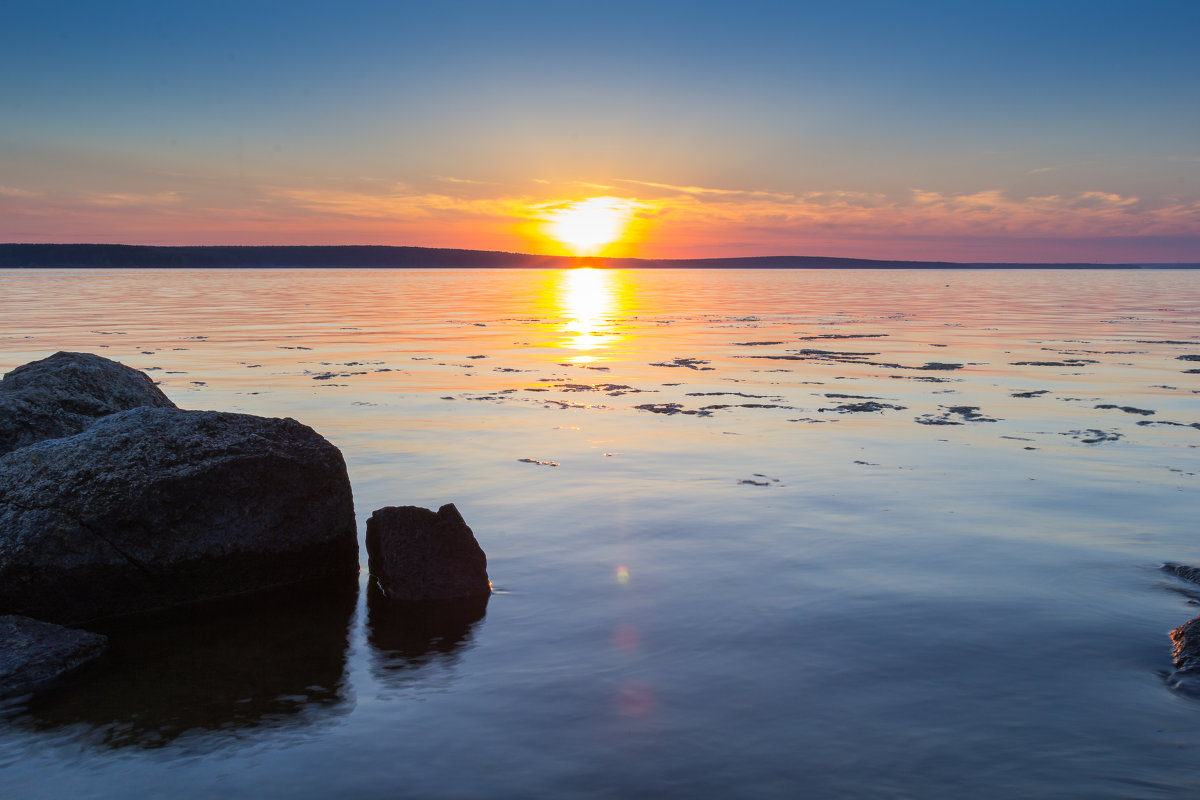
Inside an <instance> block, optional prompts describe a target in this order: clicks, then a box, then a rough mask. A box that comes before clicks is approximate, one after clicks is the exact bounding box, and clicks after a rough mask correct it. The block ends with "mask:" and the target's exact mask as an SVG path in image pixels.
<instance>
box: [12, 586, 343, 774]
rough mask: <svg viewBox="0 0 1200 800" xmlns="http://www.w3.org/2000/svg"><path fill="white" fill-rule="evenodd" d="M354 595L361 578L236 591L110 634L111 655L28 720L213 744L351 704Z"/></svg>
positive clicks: (47, 727) (151, 741) (125, 738)
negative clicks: (304, 587)
mask: <svg viewBox="0 0 1200 800" xmlns="http://www.w3.org/2000/svg"><path fill="white" fill-rule="evenodd" d="M357 600H358V581H357V577H355V578H354V579H353V580H351V581H349V582H346V583H344V584H343V583H339V584H338V585H336V586H334V587H329V588H328V589H324V588H323V589H322V590H321V591H318V592H312V593H309V594H306V595H304V596H299V595H298V594H297V593H296V592H295V591H294V590H293V591H291V592H290V593H288V594H278V595H274V596H270V597H266V598H240V599H238V600H237V601H229V602H226V603H223V604H221V605H220V606H219V607H217V606H213V607H204V608H203V609H200V610H195V609H193V610H188V611H186V612H180V613H179V614H176V615H172V616H171V618H169V619H165V618H157V619H155V620H154V621H152V622H147V621H142V622H140V623H139V624H137V625H133V624H126V625H123V626H120V627H118V628H116V629H114V630H110V631H106V632H107V633H109V634H110V636H111V637H112V642H113V648H112V655H111V657H110V658H109V661H108V663H107V664H106V665H104V667H102V668H100V669H98V670H97V671H96V672H94V673H92V674H91V675H89V676H88V677H87V679H86V680H83V681H81V682H80V683H79V684H77V685H75V686H72V687H70V688H68V689H65V690H64V691H62V692H60V693H56V694H53V695H50V696H48V697H46V698H45V699H44V700H41V701H39V702H37V703H35V704H34V705H32V706H31V707H30V708H29V709H28V710H27V711H26V713H25V714H23V715H22V721H23V722H24V723H25V724H27V725H29V726H30V727H33V728H35V729H37V730H41V731H46V732H51V731H55V730H59V729H67V728H70V727H74V728H75V729H76V730H77V731H78V733H79V735H80V736H81V737H82V738H83V739H84V740H86V741H90V742H92V743H94V744H97V745H101V746H105V747H111V748H121V747H138V748H157V747H164V746H167V745H171V744H173V743H175V742H176V740H179V739H180V738H181V737H184V735H185V734H187V735H188V736H187V737H185V738H186V741H187V742H188V748H187V749H189V750H194V749H197V748H198V749H201V750H211V749H216V748H218V747H220V746H221V745H222V744H223V743H234V742H240V741H242V740H243V738H244V737H243V736H242V735H241V733H242V732H244V731H246V730H248V729H256V728H265V729H271V730H276V729H279V728H283V727H295V726H307V725H312V724H314V723H317V722H319V721H320V720H322V719H326V718H328V717H330V716H334V715H341V714H345V713H348V712H349V711H350V710H351V709H352V708H353V702H352V698H351V697H350V696H349V695H348V691H347V680H346V674H347V668H346V657H347V650H348V646H349V631H350V623H351V619H352V617H353V615H354V609H355V606H356V605H357ZM217 731H219V732H220V734H221V735H220V736H218V737H213V736H211V735H210V736H205V734H208V733H211V732H217Z"/></svg>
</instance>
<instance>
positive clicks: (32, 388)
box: [0, 352, 175, 454]
mask: <svg viewBox="0 0 1200 800" xmlns="http://www.w3.org/2000/svg"><path fill="white" fill-rule="evenodd" d="M141 406H150V407H152V408H174V407H175V404H174V403H172V402H171V401H170V400H169V399H167V396H166V395H165V394H163V393H162V391H160V390H159V388H158V387H157V386H155V385H154V382H153V381H152V380H150V378H149V376H147V375H146V374H145V373H144V372H139V371H137V370H136V369H132V368H131V367H127V366H125V365H123V364H119V363H117V362H116V361H110V360H109V359H107V358H102V357H101V356H97V355H93V354H91V353H66V352H60V353H55V354H54V355H52V356H50V357H48V358H43V359H42V360H40V361H31V362H30V363H28V364H23V365H21V366H19V367H17V368H16V369H14V370H13V371H12V372H9V373H8V374H7V375H5V376H4V378H3V379H0V454H3V453H7V452H10V451H12V450H16V449H17V448H19V447H24V446H26V445H30V444H33V443H35V442H40V441H44V440H46V439H57V438H60V437H63V436H73V435H75V434H77V433H80V432H82V431H83V430H85V429H87V428H88V427H89V426H90V425H92V424H93V423H95V422H96V420H98V419H100V418H102V417H105V416H108V415H109V414H115V413H117V412H120V411H128V410H129V409H131V408H139V407H141Z"/></svg>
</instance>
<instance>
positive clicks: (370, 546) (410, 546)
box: [367, 503, 492, 601]
mask: <svg viewBox="0 0 1200 800" xmlns="http://www.w3.org/2000/svg"><path fill="white" fill-rule="evenodd" d="M367 559H368V569H370V571H371V575H372V576H374V578H375V579H376V581H378V584H379V587H380V588H381V589H382V590H383V592H384V594H385V595H386V596H387V597H389V598H390V599H393V600H403V601H424V600H459V599H468V598H487V597H488V596H489V595H490V594H491V592H492V585H491V582H490V581H489V580H488V574H487V556H486V555H484V553H483V549H482V548H480V546H479V542H478V541H476V540H475V534H474V533H472V531H471V529H470V528H469V527H467V523H466V522H465V521H463V518H462V515H461V514H459V513H458V509H457V508H455V507H454V504H453V503H447V504H446V505H444V506H442V507H441V508H439V509H438V510H437V513H434V512H433V511H430V510H429V509H427V508H419V507H417V506H388V507H386V508H381V509H379V510H378V511H376V512H375V513H373V514H372V515H371V518H370V519H368V520H367Z"/></svg>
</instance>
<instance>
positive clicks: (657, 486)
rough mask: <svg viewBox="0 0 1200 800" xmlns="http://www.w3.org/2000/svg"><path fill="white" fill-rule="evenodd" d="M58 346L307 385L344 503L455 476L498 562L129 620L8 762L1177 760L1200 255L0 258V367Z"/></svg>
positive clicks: (473, 770) (1162, 787)
mask: <svg viewBox="0 0 1200 800" xmlns="http://www.w3.org/2000/svg"><path fill="white" fill-rule="evenodd" d="M57 350H83V351H92V352H96V353H100V354H103V355H106V356H108V357H110V358H114V359H116V360H119V361H121V362H123V363H125V364H128V365H130V366H134V367H137V368H139V369H143V370H146V371H147V372H148V373H149V374H150V375H151V376H153V377H154V378H155V379H156V380H159V381H161V384H162V388H163V389H164V391H166V393H167V394H168V395H169V396H170V397H171V398H172V399H174V400H175V401H176V402H177V403H178V404H179V405H180V406H181V407H184V408H194V409H219V410H227V411H242V412H248V413H255V414H262V415H270V416H292V417H295V418H297V419H300V420H301V421H303V422H305V423H307V424H309V425H311V426H312V427H314V428H316V429H317V430H318V431H319V432H321V433H322V434H324V435H325V436H326V437H327V438H329V439H330V440H331V441H333V442H334V443H335V444H336V445H338V446H339V447H340V448H341V449H342V452H343V453H344V454H345V456H346V460H347V462H348V464H349V469H350V477H351V481H352V483H353V485H354V491H355V501H356V507H357V511H358V515H359V522H360V530H361V528H362V524H363V521H364V520H365V518H366V517H367V516H369V514H370V512H371V511H373V510H374V509H376V508H379V507H382V506H385V505H402V504H412V505H423V506H427V507H434V508H436V507H437V506H438V505H440V504H442V503H446V502H454V503H456V504H457V505H458V507H459V509H460V510H461V511H462V513H463V515H464V517H465V518H466V520H467V521H468V523H469V524H470V525H471V526H472V527H473V529H474V530H475V533H476V536H477V538H478V539H479V541H480V543H481V544H482V545H483V548H484V549H485V550H486V551H487V553H488V557H489V572H490V574H491V577H492V580H493V583H494V584H495V586H496V588H497V590H498V592H497V594H496V595H494V596H493V597H492V599H491V601H490V603H489V605H488V607H487V611H486V614H485V615H484V616H483V617H482V618H476V617H478V615H477V614H474V615H466V616H461V615H460V616H458V617H455V616H453V615H450V616H449V617H448V618H445V619H433V620H413V619H404V618H399V619H398V618H396V617H395V615H394V614H389V613H388V612H389V609H388V608H387V607H386V606H383V607H381V606H379V605H377V604H376V603H374V602H372V600H373V598H370V597H368V594H367V592H365V591H359V590H357V589H355V588H354V587H351V588H350V589H349V590H348V591H347V592H346V593H345V595H344V596H338V597H334V598H329V599H326V600H323V601H322V602H320V603H318V604H315V606H314V604H312V603H290V604H286V605H285V606H284V607H282V608H273V609H272V608H267V609H260V608H253V609H246V610H245V611H244V612H243V613H239V614H236V615H234V616H233V617H230V618H224V619H217V620H213V619H202V620H201V619H198V620H195V621H194V622H192V623H191V624H189V625H186V626H183V627H181V628H179V629H176V630H172V631H141V632H137V631H135V632H130V633H127V634H125V635H124V636H123V637H121V638H119V639H118V645H119V647H118V655H117V657H116V658H115V659H114V663H113V664H112V665H110V667H109V668H108V669H107V670H104V671H101V672H99V673H97V674H94V675H93V676H92V677H91V679H90V680H88V681H85V682H83V683H81V684H80V685H78V686H76V687H74V688H73V689H71V690H69V691H66V692H64V693H62V694H60V695H58V696H56V697H54V698H52V699H50V700H48V701H47V702H44V703H41V704H39V705H36V706H34V707H32V708H25V709H20V708H18V709H10V710H9V711H8V712H7V715H6V717H5V718H4V719H3V720H0V781H2V785H3V787H4V789H3V793H4V796H5V797H40V796H50V795H52V794H53V795H55V796H70V797H92V796H112V797H129V796H138V797H179V796H195V795H199V796H208V795H211V794H215V793H220V794H221V795H223V796H225V797H231V798H232V797H289V798H296V797H328V796H357V797H420V798H474V797H488V798H530V797H553V798H561V797H571V798H574V797H583V798H606V797H671V798H674V797H678V798H696V797H738V798H759V797H800V796H804V797H864V796H871V797H961V796H972V797H1018V796H1019V797H1120V798H1126V797H1152V798H1153V797H1191V796H1194V795H1195V794H1196V793H1197V792H1200V693H1197V692H1196V690H1195V687H1193V686H1192V685H1190V684H1189V683H1188V682H1181V681H1180V680H1179V679H1178V677H1177V676H1172V675H1171V662H1170V654H1169V643H1168V640H1167V632H1168V631H1169V630H1170V629H1171V628H1173V627H1175V626H1177V625H1179V624H1181V623H1183V622H1185V621H1186V620H1188V619H1190V618H1191V617H1193V616H1195V615H1196V614H1197V613H1200V608H1198V606H1197V602H1198V600H1200V587H1190V588H1189V587H1188V586H1186V585H1184V584H1181V583H1180V582H1178V581H1177V580H1176V579H1174V578H1172V577H1170V576H1167V575H1166V574H1164V573H1162V572H1161V571H1160V570H1159V569H1158V567H1159V565H1160V564H1161V563H1162V562H1164V561H1180V562H1185V563H1191V564H1200V539H1198V533H1200V529H1198V528H1197V518H1198V514H1197V510H1198V503H1197V497H1198V495H1197V488H1200V478H1198V477H1197V473H1198V472H1200V450H1198V449H1197V447H1198V446H1200V428H1196V427H1190V425H1191V424H1192V423H1197V422H1200V374H1197V373H1195V372H1188V370H1196V369H1198V368H1200V363H1196V362H1195V361H1189V360H1186V359H1181V358H1180V357H1181V356H1196V355H1200V272H1179V271H1137V272H1117V271H1096V272H1076V271H1062V272H1059V271H1021V272H976V271H953V272H911V273H910V272H876V271H861V272H859V271H855V272H847V273H837V272H829V271H736V272H723V271H695V272H691V271H657V270H648V271H639V272H620V271H595V270H575V271H545V272H539V271H475V270H463V271H455V270H447V271H383V270H378V271H368V270H363V271H358V270H353V271H300V272H287V271H282V270H279V271H221V270H211V271H119V270H118V271H107V272H100V271H95V272H94V271H2V272H0V372H3V371H7V370H9V369H11V368H13V367H15V366H17V365H18V364H21V363H24V362H26V361H30V360H33V359H36V358H42V357H44V356H46V355H49V354H51V353H53V352H55V351H57ZM864 404H878V405H864ZM1102 406H1110V407H1107V408H1104V407H1102ZM854 409H863V410H854ZM953 423H957V424H953ZM1170 423H1175V424H1170ZM363 561H364V563H365V552H364V555H363ZM360 583H361V585H362V586H363V587H365V585H366V582H365V579H364V580H362V581H360Z"/></svg>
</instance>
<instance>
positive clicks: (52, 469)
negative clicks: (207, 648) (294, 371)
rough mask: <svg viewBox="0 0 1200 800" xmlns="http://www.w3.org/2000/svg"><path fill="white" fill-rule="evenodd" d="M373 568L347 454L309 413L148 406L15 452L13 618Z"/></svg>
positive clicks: (0, 529) (8, 534) (3, 525)
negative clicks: (362, 543)
mask: <svg viewBox="0 0 1200 800" xmlns="http://www.w3.org/2000/svg"><path fill="white" fill-rule="evenodd" d="M357 571H358V539H357V533H356V528H355V522H354V504H353V499H352V496H351V491H350V481H349V479H348V477H347V474H346V464H345V461H344V460H343V459H342V454H341V453H340V452H339V451H338V449H337V448H336V447H334V446H333V445H332V444H330V443H329V442H328V441H326V440H325V439H324V438H322V437H321V436H320V435H319V434H317V433H316V432H315V431H314V430H312V429H311V428H309V427H307V426H305V425H302V424H300V423H299V422H296V421H295V420H293V419H271V418H266V417H255V416H250V415H247V414H228V413H222V412H218V411H183V410H180V409H177V408H135V409H133V410H131V411H124V412H121V413H119V414H112V415H110V416H107V417H104V418H102V419H100V420H98V421H96V422H94V423H93V424H92V425H91V426H90V427H88V428H87V430H85V431H83V432H82V433H79V434H77V435H75V436H71V437H67V438H61V439H51V440H48V441H43V442H39V443H37V444H33V445H29V446H27V447H22V448H20V449H18V450H14V451H13V452H11V453H7V454H5V455H3V456H0V614H23V615H27V616H32V617H36V618H39V619H45V620H49V621H51V622H60V623H75V624H77V623H81V622H86V621H89V620H94V619H99V618H104V617H111V616H116V615H121V614H129V613H137V612H144V611H156V610H160V609H164V608H170V607H174V606H180V605H186V604H191V603H196V602H202V601H206V600H213V599H218V598H222V597H230V596H234V595H240V594H246V593H249V592H256V591H261V590H266V589H272V588H276V587H283V586H290V585H295V584H301V583H306V582H313V581H318V580H321V579H327V578H328V579H332V578H336V577H345V576H346V575H353V574H356V573H357Z"/></svg>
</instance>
